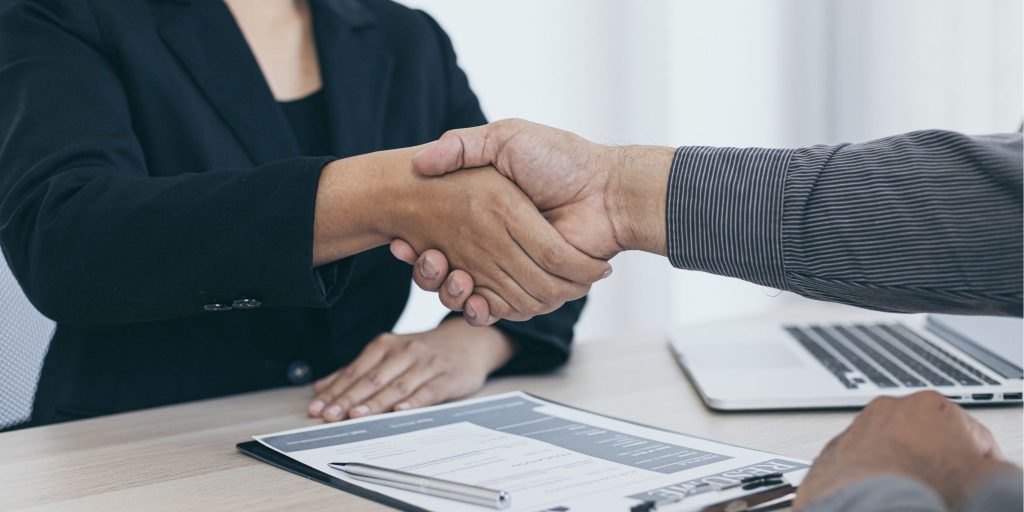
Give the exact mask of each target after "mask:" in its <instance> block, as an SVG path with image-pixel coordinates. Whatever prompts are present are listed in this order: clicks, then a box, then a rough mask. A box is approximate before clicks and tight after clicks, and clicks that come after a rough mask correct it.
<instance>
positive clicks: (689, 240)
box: [665, 146, 794, 289]
mask: <svg viewBox="0 0 1024 512" xmlns="http://www.w3.org/2000/svg"><path fill="white" fill-rule="evenodd" d="M793 151H794V150H791V149H762V148H713V147H700V146H684V147H681V148H679V149H678V150H677V151H676V154H675V157H674V158H673V160H672V168H671V170H670V172H669V182H668V197H667V203H666V204H667V207H666V219H665V225H666V227H667V229H668V257H669V261H670V262H671V263H672V265H673V266H674V267H676V268H683V269H688V270H699V271H702V272H710V273H713V274H719V275H724V276H728V277H735V278H739V279H743V280H746V281H752V282H755V283H758V284H761V285H765V286H770V287H772V288H779V289H785V288H786V273H785V268H784V265H783V252H782V214H783V189H784V185H785V182H786V169H787V168H788V166H789V160H790V157H791V156H792V154H793Z"/></svg>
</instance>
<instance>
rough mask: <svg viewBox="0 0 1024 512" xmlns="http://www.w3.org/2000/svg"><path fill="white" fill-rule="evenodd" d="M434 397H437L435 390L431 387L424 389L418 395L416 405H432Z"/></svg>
mask: <svg viewBox="0 0 1024 512" xmlns="http://www.w3.org/2000/svg"><path fill="white" fill-rule="evenodd" d="M434 396H435V393H434V390H433V388H431V387H427V388H423V389H421V390H420V391H419V392H418V393H416V401H415V405H417V406H421V405H427V404H432V403H434Z"/></svg>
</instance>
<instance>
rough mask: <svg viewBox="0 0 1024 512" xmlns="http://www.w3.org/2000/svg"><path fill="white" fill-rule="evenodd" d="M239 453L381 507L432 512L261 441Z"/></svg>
mask: <svg viewBox="0 0 1024 512" xmlns="http://www.w3.org/2000/svg"><path fill="white" fill-rule="evenodd" d="M235 448H238V451H240V452H242V453H244V454H246V455H248V456H250V457H252V458H254V459H256V460H260V461H263V462H266V463H267V464H270V465H271V466H274V467H278V468H281V469H283V470H285V471H288V472H289V473H295V474H296V475H299V476H303V477H306V478H308V479H310V480H312V481H314V482H320V483H322V484H324V485H327V486H330V487H334V488H335V489H338V490H341V491H345V492H347V493H349V494H355V495H356V496H359V497H360V498H365V499H368V500H371V501H376V502H377V503H380V504H381V505H387V506H389V507H391V508H394V509H398V510H402V511H404V512H431V511H429V510H427V509H425V508H420V507H417V506H415V505H411V504H409V503H406V502H404V501H401V500H396V499H395V498H392V497H391V496H388V495H386V494H381V493H379V492H374V491H371V490H369V489H366V488H365V487H360V486H358V485H353V484H350V483H348V482H346V481H344V480H342V479H340V478H334V477H333V476H331V475H328V474H327V473H324V472H323V471H317V470H315V469H313V468H311V467H309V466H307V465H305V464H303V463H301V462H299V461H297V460H295V459H292V458H291V457H288V456H287V455H282V454H280V453H278V452H277V451H275V450H273V449H271V448H268V447H266V446H264V445H263V444H262V443H260V442H259V441H246V442H244V443H238V444H236V445H235Z"/></svg>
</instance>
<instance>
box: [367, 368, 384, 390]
mask: <svg viewBox="0 0 1024 512" xmlns="http://www.w3.org/2000/svg"><path fill="white" fill-rule="evenodd" d="M365 382H366V383H367V384H369V385H370V386H373V387H374V388H379V387H381V386H383V385H384V384H387V382H386V381H385V379H384V375H383V374H382V373H381V371H380V370H373V371H371V372H370V373H367V374H366V378H365Z"/></svg>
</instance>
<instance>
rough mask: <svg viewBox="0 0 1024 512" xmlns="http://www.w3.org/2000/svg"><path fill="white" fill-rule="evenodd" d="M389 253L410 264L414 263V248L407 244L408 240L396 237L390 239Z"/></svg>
mask: <svg viewBox="0 0 1024 512" xmlns="http://www.w3.org/2000/svg"><path fill="white" fill-rule="evenodd" d="M391 254H392V255H393V256H394V257H395V258H397V259H399V260H401V261H404V262H406V263H408V264H410V265H414V264H415V263H416V256H417V255H416V249H413V248H412V245H409V242H406V241H405V240H399V239H397V238H396V239H394V240H392V241H391Z"/></svg>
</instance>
